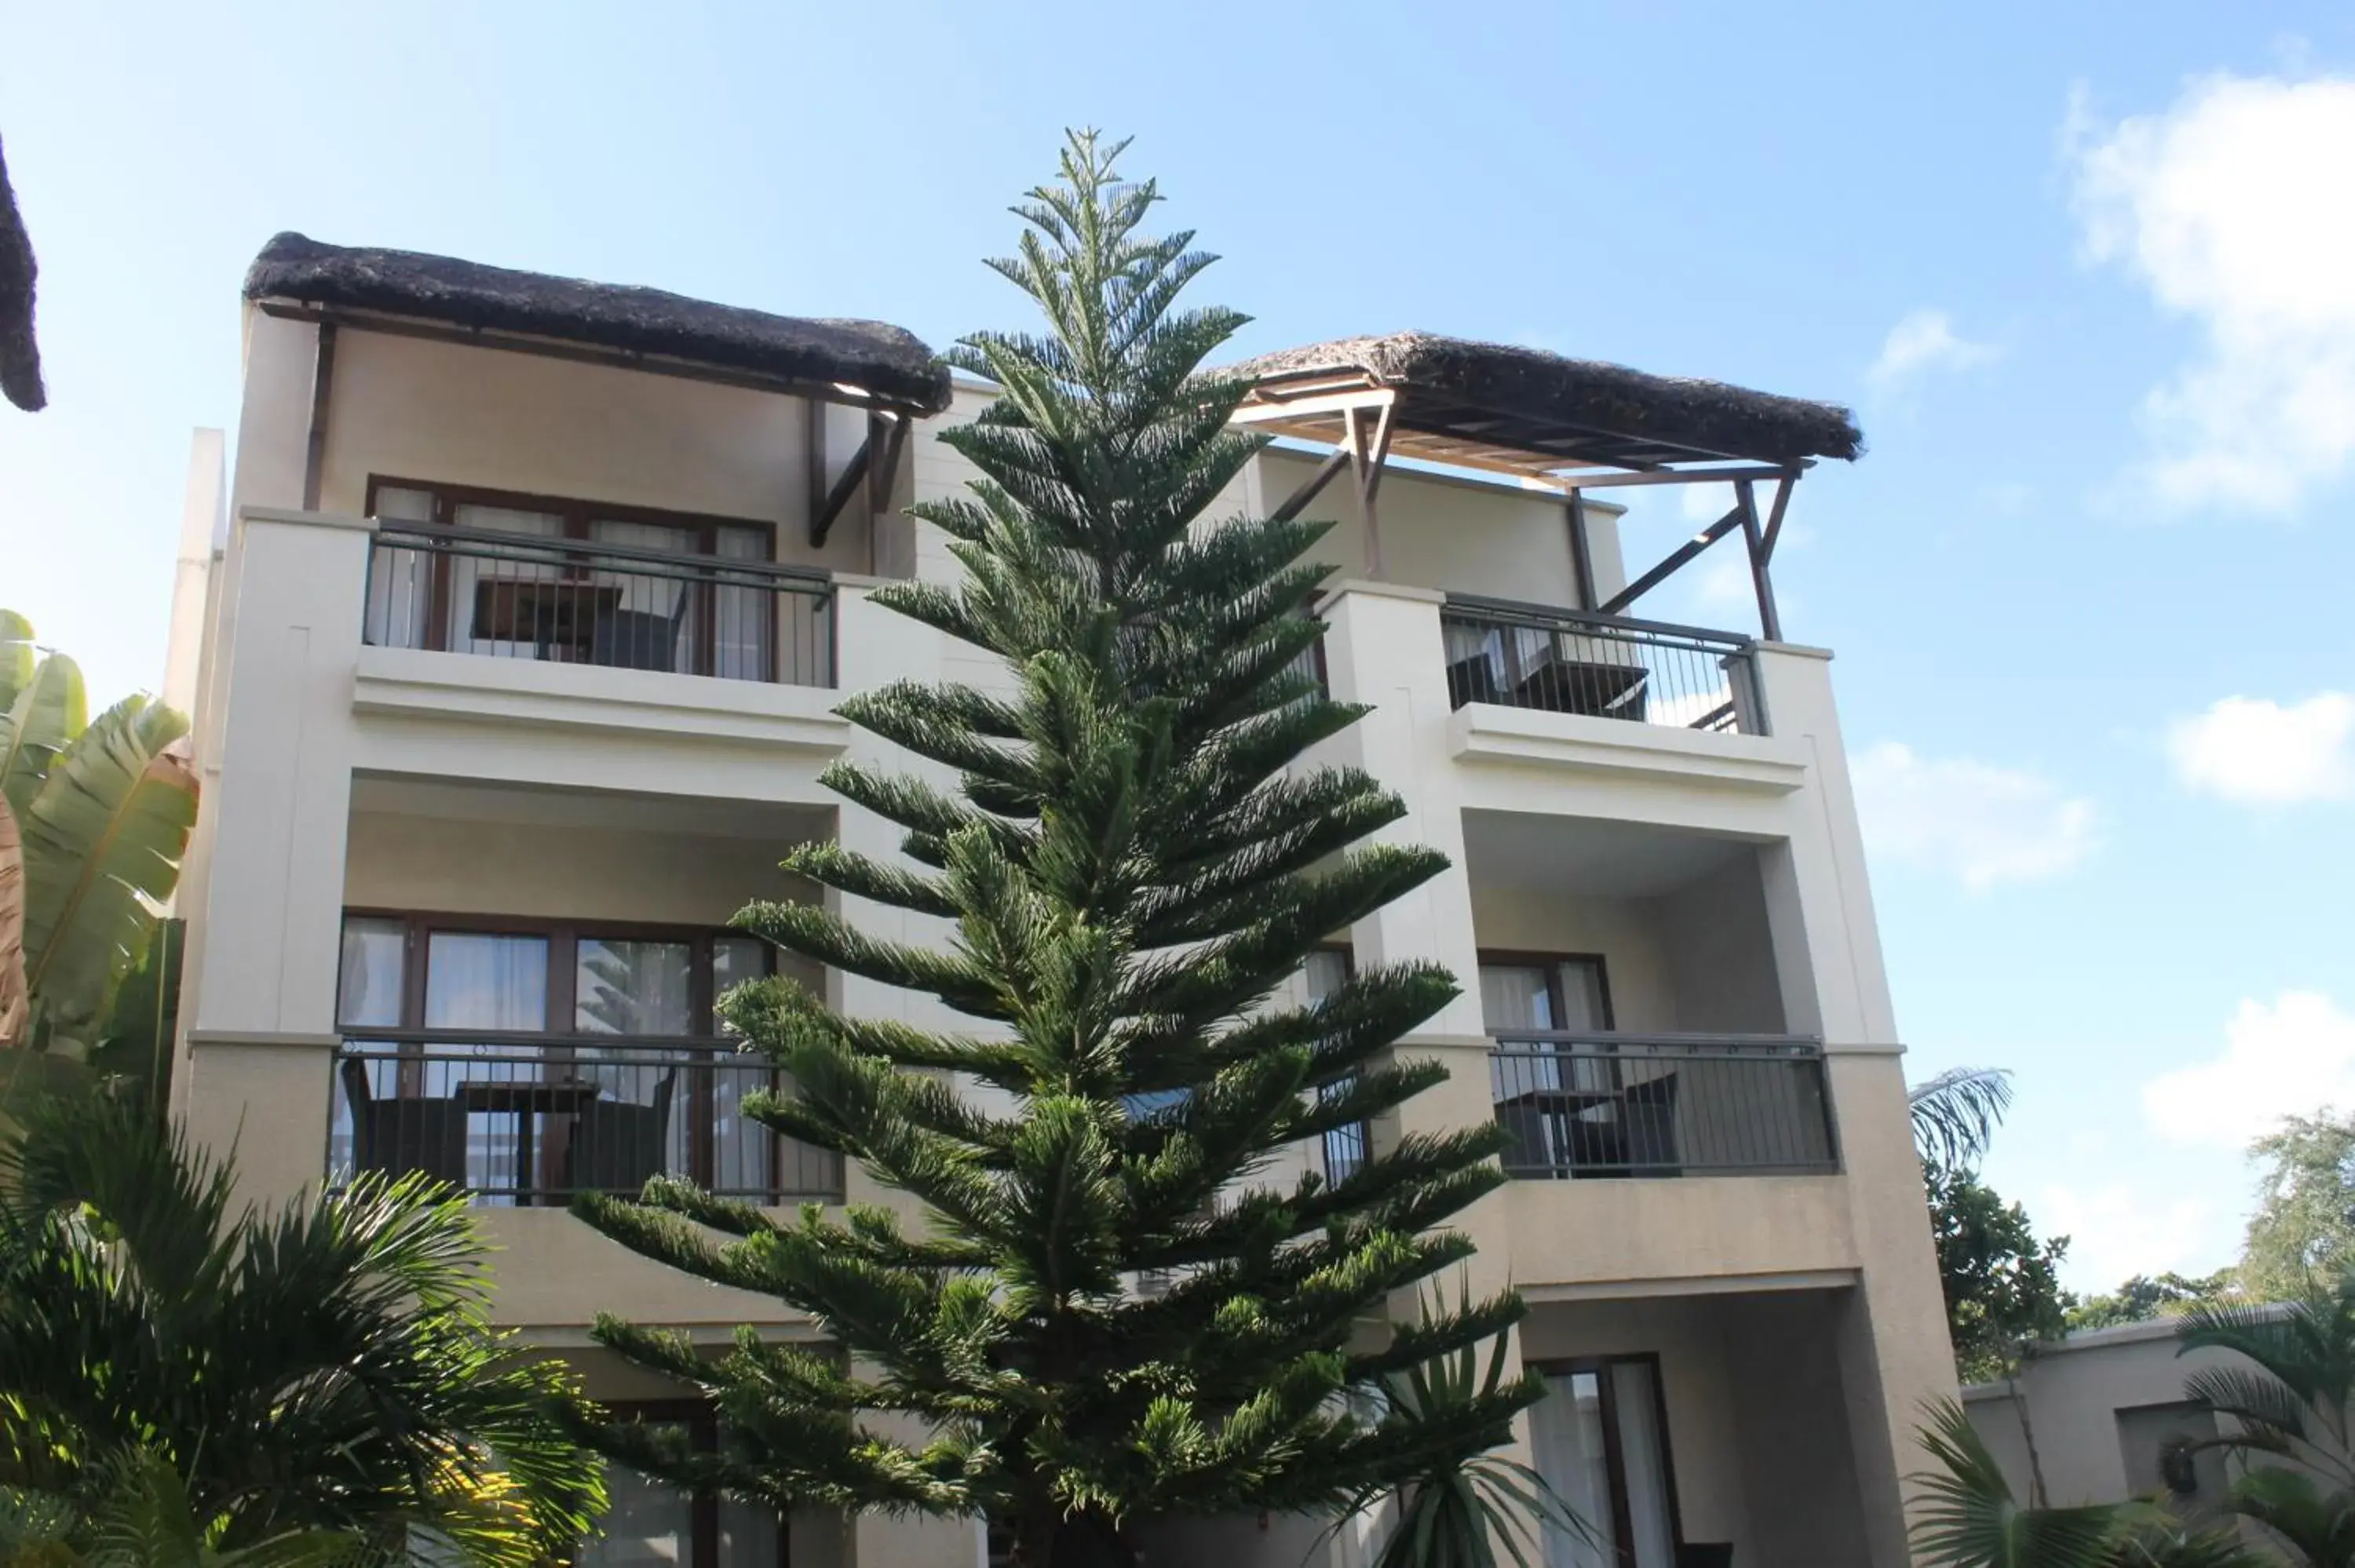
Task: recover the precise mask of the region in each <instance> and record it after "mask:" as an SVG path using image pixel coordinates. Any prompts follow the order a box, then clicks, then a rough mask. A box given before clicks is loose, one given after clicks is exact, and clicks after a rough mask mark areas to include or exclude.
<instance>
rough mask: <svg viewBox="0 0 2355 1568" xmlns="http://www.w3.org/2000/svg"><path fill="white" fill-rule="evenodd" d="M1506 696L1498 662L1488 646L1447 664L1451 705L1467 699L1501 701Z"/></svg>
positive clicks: (1454, 705)
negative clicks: (1498, 675) (1487, 648)
mask: <svg viewBox="0 0 2355 1568" xmlns="http://www.w3.org/2000/svg"><path fill="white" fill-rule="evenodd" d="M1505 700H1506V698H1505V690H1504V684H1503V683H1502V682H1500V681H1498V680H1497V662H1496V660H1495V658H1494V657H1492V656H1491V655H1490V654H1489V653H1488V652H1486V651H1485V650H1484V651H1482V652H1478V653H1475V654H1473V655H1472V656H1471V657H1469V658H1466V659H1458V660H1456V661H1455V662H1454V663H1452V664H1450V665H1448V666H1447V705H1448V707H1449V708H1451V709H1454V708H1460V707H1462V706H1463V705H1465V704H1466V703H1501V702H1503V701H1505Z"/></svg>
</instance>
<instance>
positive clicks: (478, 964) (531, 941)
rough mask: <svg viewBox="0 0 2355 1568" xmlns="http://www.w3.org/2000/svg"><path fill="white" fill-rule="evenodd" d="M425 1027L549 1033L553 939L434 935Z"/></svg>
mask: <svg viewBox="0 0 2355 1568" xmlns="http://www.w3.org/2000/svg"><path fill="white" fill-rule="evenodd" d="M425 1027H427V1028H428V1029H525V1030H529V1029H546V1028H547V1027H548V938H545V937H506V936H496V935H490V934H486V933H482V932H474V931H436V932H434V933H432V935H431V936H430V937H428V938H426V947H425Z"/></svg>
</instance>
